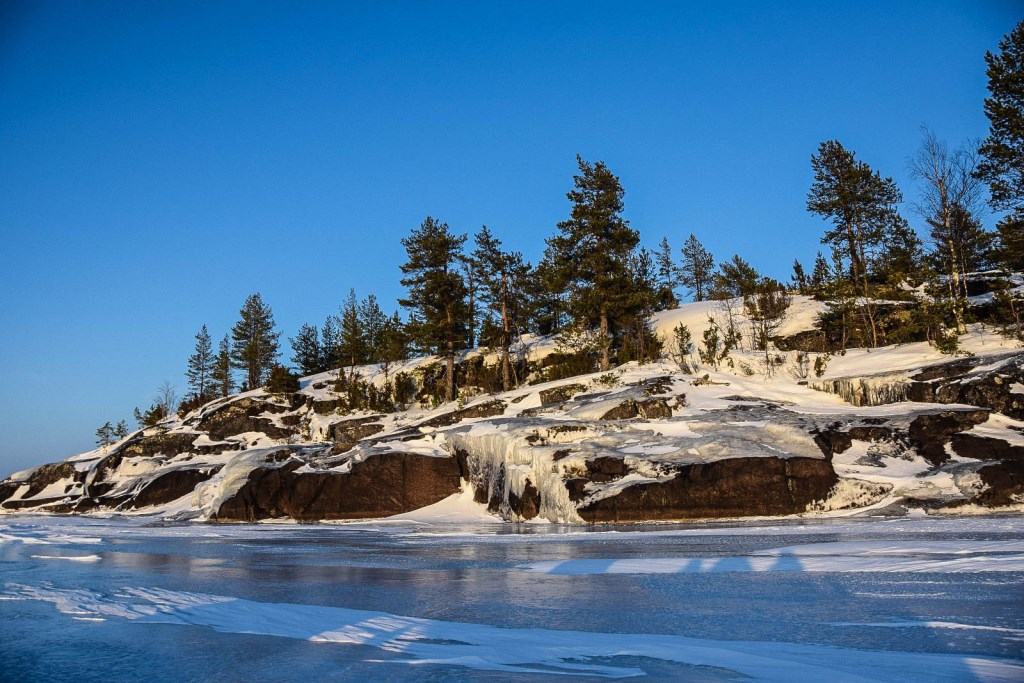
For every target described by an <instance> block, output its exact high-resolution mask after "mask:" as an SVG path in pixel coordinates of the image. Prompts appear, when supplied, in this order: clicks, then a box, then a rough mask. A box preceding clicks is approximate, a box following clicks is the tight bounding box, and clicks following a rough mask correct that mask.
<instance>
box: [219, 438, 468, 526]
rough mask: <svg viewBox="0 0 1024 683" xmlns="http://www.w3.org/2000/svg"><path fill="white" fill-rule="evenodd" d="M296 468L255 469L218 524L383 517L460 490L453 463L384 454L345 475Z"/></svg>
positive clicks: (447, 459) (226, 505) (224, 507)
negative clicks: (277, 519)
mask: <svg viewBox="0 0 1024 683" xmlns="http://www.w3.org/2000/svg"><path fill="white" fill-rule="evenodd" d="M299 467H301V463H300V462H298V461H296V462H290V463H286V464H284V465H283V466H281V467H279V468H275V469H268V468H262V467H261V468H257V469H254V470H253V471H252V472H250V473H249V478H248V480H247V481H246V483H245V484H243V485H242V487H241V489H239V491H238V492H237V493H236V494H235V495H234V496H233V497H232V498H230V499H229V500H227V501H226V502H225V503H224V504H223V505H221V507H220V509H219V510H218V511H217V513H216V516H215V519H216V520H217V521H239V522H253V521H256V520H260V519H269V518H279V517H290V518H292V519H295V520H297V521H300V522H309V521H314V520H321V519H323V520H329V519H366V518H370V517H386V516H389V515H397V514H400V513H403V512H409V511H411V510H416V509H418V508H421V507H425V506H427V505H432V504H434V503H436V502H438V501H440V500H442V499H444V498H446V497H447V496H450V495H451V494H453V493H457V492H458V491H459V490H460V486H459V466H458V463H457V462H456V460H455V458H451V457H445V458H435V457H431V456H426V455H418V454H415V453H401V452H389V453H381V454H378V455H372V456H370V457H368V458H367V459H366V460H364V461H362V462H359V463H356V464H354V465H353V466H352V470H351V471H350V472H348V473H345V474H341V473H335V472H308V473H296V472H295V471H294V470H296V469H298V468H299Z"/></svg>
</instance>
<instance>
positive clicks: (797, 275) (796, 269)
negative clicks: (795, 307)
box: [792, 259, 808, 294]
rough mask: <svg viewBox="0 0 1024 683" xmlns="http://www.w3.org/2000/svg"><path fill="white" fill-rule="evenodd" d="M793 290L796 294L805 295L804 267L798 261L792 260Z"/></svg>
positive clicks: (805, 276) (805, 278) (805, 277)
mask: <svg viewBox="0 0 1024 683" xmlns="http://www.w3.org/2000/svg"><path fill="white" fill-rule="evenodd" d="M792 282H793V289H795V290H796V292H797V294H806V293H807V284H808V282H807V274H806V273H805V272H804V266H803V264H802V263H800V259H793V277H792Z"/></svg>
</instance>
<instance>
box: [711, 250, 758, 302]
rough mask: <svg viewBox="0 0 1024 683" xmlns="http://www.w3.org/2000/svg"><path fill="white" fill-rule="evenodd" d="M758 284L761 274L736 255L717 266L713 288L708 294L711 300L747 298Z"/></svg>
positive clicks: (755, 289)
mask: <svg viewBox="0 0 1024 683" xmlns="http://www.w3.org/2000/svg"><path fill="white" fill-rule="evenodd" d="M760 284H761V274H760V273H758V272H757V269H755V268H754V267H753V266H752V265H750V264H749V263H747V262H746V260H744V259H743V258H741V257H740V255H739V254H736V255H735V256H733V257H732V260H729V261H723V262H722V263H720V264H719V265H718V272H717V273H715V275H714V286H713V287H712V289H711V292H710V294H711V298H712V299H731V298H735V297H738V296H748V295H750V294H754V293H755V292H756V291H757V289H758V286H759V285H760Z"/></svg>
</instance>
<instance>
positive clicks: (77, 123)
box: [0, 0, 1024, 476]
mask: <svg viewBox="0 0 1024 683" xmlns="http://www.w3.org/2000/svg"><path fill="white" fill-rule="evenodd" d="M696 4H697V3H664V4H654V3H617V4H611V3H600V2H593V1H591V2H580V3H547V2H540V3H526V2H512V3H503V4H498V3H469V2H466V3H459V4H453V3H441V2H429V3H427V2H409V3H390V2H367V3H358V4H357V3H341V2H332V3H286V2H280V3H267V4H263V3H257V2H244V3H237V4H231V3H210V2H165V3H149V2H124V3H104V2H84V3H83V2H68V3H48V2H24V3H20V2H17V0H15V1H14V2H5V3H3V4H2V5H0V230H2V242H0V244H2V247H0V261H2V267H0V330H2V334H3V341H2V345H0V476H3V475H4V474H6V473H8V472H10V471H13V470H16V469H20V468H22V467H26V466H29V465H32V464H36V463H39V462H43V461H54V460H58V459H62V458H64V457H66V456H68V455H70V454H72V453H74V452H78V451H81V450H86V449H88V448H91V447H92V442H93V439H94V435H93V432H94V430H95V429H96V427H98V426H99V425H100V424H102V423H103V422H104V421H105V420H111V421H117V420H119V419H128V420H129V422H130V417H131V411H132V407H133V406H136V405H138V406H142V407H145V406H147V405H148V404H149V403H150V401H151V399H152V397H153V395H154V394H155V390H156V388H157V386H158V385H159V384H160V383H161V382H162V381H163V380H165V379H167V380H170V381H171V382H172V383H174V384H176V385H177V386H178V387H179V389H180V390H181V391H182V393H183V391H184V384H185V382H184V377H183V371H184V365H185V360H186V358H187V356H188V354H189V353H190V351H191V348H192V344H193V335H194V334H195V332H196V331H197V329H198V328H199V326H200V325H201V324H203V323H206V324H207V325H208V326H209V328H210V331H211V333H212V334H213V335H214V337H215V338H218V337H219V336H221V335H223V334H224V332H225V331H226V330H227V329H228V328H229V327H230V325H231V324H232V323H233V321H234V320H235V318H236V317H237V313H238V309H239V307H240V305H241V303H242V301H243V299H244V298H245V296H246V295H248V294H250V293H251V292H253V291H257V290H258V291H260V292H261V293H262V294H263V297H264V299H265V300H266V301H267V302H268V303H269V304H270V305H271V306H272V307H273V309H274V313H275V316H276V319H277V322H278V324H279V327H280V329H281V330H282V331H283V332H284V337H287V336H291V335H294V333H295V331H296V329H297V328H298V326H299V325H300V324H301V323H302V322H304V321H310V322H314V323H319V322H320V321H321V320H322V319H323V318H324V316H325V315H327V314H328V313H331V312H333V311H334V310H336V308H337V306H338V304H339V303H340V302H341V300H342V297H343V296H344V295H345V293H346V292H347V291H348V288H349V287H355V288H356V289H357V291H358V293H359V295H360V296H362V295H365V294H366V293H368V292H370V291H372V292H375V293H376V294H377V296H378V297H379V298H380V299H381V300H382V302H383V303H384V304H385V306H386V307H387V308H393V306H394V304H393V302H394V300H395V299H396V298H397V297H398V296H399V294H400V293H401V291H400V288H399V286H398V279H399V270H398V266H399V264H400V263H401V261H402V257H403V252H402V248H401V245H400V244H399V239H400V238H401V237H403V236H405V235H406V234H408V232H409V231H410V230H411V229H412V228H414V227H415V226H417V225H418V224H419V223H420V221H421V220H422V219H423V217H424V216H426V215H427V214H432V215H434V216H436V217H438V218H440V219H442V220H445V221H447V222H448V223H449V224H450V225H451V226H452V227H453V228H454V229H456V230H459V231H467V232H468V231H473V230H476V229H477V228H478V227H479V226H480V225H481V224H483V223H486V224H487V225H489V226H490V227H491V228H492V230H493V231H494V232H495V233H496V234H497V235H498V236H499V237H501V238H502V239H504V240H505V242H506V244H509V245H512V246H514V247H516V248H519V249H521V250H522V251H523V252H524V253H525V254H526V255H527V257H528V258H530V259H531V260H536V258H537V257H538V256H539V254H540V251H541V249H542V247H543V238H544V237H546V236H548V235H550V234H551V233H552V231H553V229H554V225H555V223H556V222H557V221H559V220H562V219H563V218H565V217H566V215H567V212H568V203H567V201H566V199H565V192H566V191H567V190H568V189H569V188H570V186H571V182H572V175H573V173H574V171H575V170H576V169H575V155H576V154H577V153H579V154H581V155H582V156H583V157H584V158H586V159H590V160H597V159H603V160H605V161H606V162H607V163H608V165H609V166H610V167H611V169H612V170H613V171H614V172H615V173H617V174H618V175H619V176H620V178H621V180H622V183H623V185H624V187H625V189H626V193H627V194H626V207H627V214H628V217H629V219H630V220H631V221H632V224H633V226H634V227H636V228H638V229H639V230H640V231H641V234H642V236H643V240H644V242H645V243H646V244H648V245H654V244H656V243H657V242H658V241H659V240H660V238H661V237H662V236H663V235H667V236H668V237H669V239H670V241H671V243H672V245H673V247H674V248H678V247H679V246H680V245H681V243H682V240H683V239H684V238H685V237H686V235H688V234H689V233H690V232H691V231H692V232H694V233H696V234H697V235H698V237H700V238H701V240H703V241H704V242H705V244H706V245H707V246H708V247H709V248H710V249H711V250H712V251H713V252H714V254H715V255H716V257H719V259H724V258H727V257H729V256H731V255H732V254H733V253H737V252H738V253H740V254H742V255H744V256H745V257H746V258H748V260H750V261H751V262H752V263H753V264H754V265H755V266H756V267H758V268H759V269H762V270H763V271H766V272H768V273H770V274H773V275H776V276H777V277H784V276H788V273H789V268H790V264H791V263H792V261H793V258H794V257H799V258H800V259H801V260H802V261H804V262H805V263H808V262H809V261H811V260H813V257H814V253H815V251H816V250H817V248H818V238H819V237H820V235H821V232H822V230H823V228H824V226H823V224H822V223H821V222H820V221H818V220H817V219H815V218H814V217H812V216H809V215H808V214H807V213H806V211H805V208H804V198H805V195H806V192H807V188H808V186H809V184H810V181H811V173H810V168H809V157H810V155H811V153H812V152H813V151H814V150H815V148H816V147H817V145H818V143H819V142H821V141H822V140H825V139H830V138H838V139H839V140H840V141H842V142H843V144H844V145H846V146H847V147H849V148H852V149H854V150H856V151H857V153H858V155H859V157H860V158H862V159H864V160H865V161H867V162H868V163H870V164H872V165H873V166H874V167H876V168H877V169H879V170H881V171H882V173H883V174H885V175H892V176H893V177H894V178H896V180H897V181H898V182H899V184H900V185H901V187H903V189H904V192H905V193H906V194H907V196H908V198H912V197H913V194H914V191H913V187H912V184H911V182H910V180H909V178H908V177H907V172H906V158H907V156H908V155H909V154H911V153H912V152H913V150H914V149H915V147H916V145H917V144H918V142H919V140H920V134H919V130H918V129H919V127H920V126H921V124H923V123H927V124H928V125H930V126H931V127H932V128H933V129H934V130H935V131H936V132H937V133H938V134H939V136H941V137H943V138H946V139H948V140H950V141H951V142H957V141H960V140H962V139H966V138H977V137H982V136H984V135H985V133H986V131H987V122H986V120H985V118H984V115H983V111H982V100H983V98H984V97H985V94H986V89H985V84H986V80H985V75H984V66H985V65H984V61H983V55H984V53H985V50H986V49H992V50H994V49H996V45H997V43H998V41H999V39H1000V37H1001V36H1002V35H1003V34H1005V33H1008V32H1009V31H1010V29H1011V28H1012V27H1013V25H1014V24H1015V23H1016V22H1017V21H1018V20H1020V19H1021V18H1022V16H1021V15H1022V14H1024V13H1022V12H1021V7H1020V5H1019V3H1017V2H1011V1H1008V2H995V1H985V0H974V1H971V0H965V1H964V2H941V3H936V2H892V1H891V0H890V1H888V2H884V3H874V2H860V3H843V5H844V6H843V7H840V8H838V9H837V8H834V7H830V6H828V3H821V2H808V3H796V2H793V3H789V2H785V3H771V4H769V3H764V2H750V3H731V4H729V5H728V6H726V7H724V8H716V7H713V5H716V4H719V3H701V5H700V6H694V5H696ZM906 213H907V214H908V216H909V217H910V218H911V220H912V222H914V223H915V224H916V225H920V224H921V221H920V219H918V218H917V217H916V216H912V215H911V211H910V207H909V206H908V207H906ZM990 223H991V221H990ZM285 343H287V342H285ZM288 355H290V354H288Z"/></svg>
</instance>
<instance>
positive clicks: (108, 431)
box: [96, 422, 115, 448]
mask: <svg viewBox="0 0 1024 683" xmlns="http://www.w3.org/2000/svg"><path fill="white" fill-rule="evenodd" d="M114 441H115V439H114V427H113V426H112V425H111V424H110V422H104V423H103V426H102V427H100V428H99V429H97V430H96V445H97V446H99V447H100V448H105V447H107V446H109V445H110V444H112V443H114Z"/></svg>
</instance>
